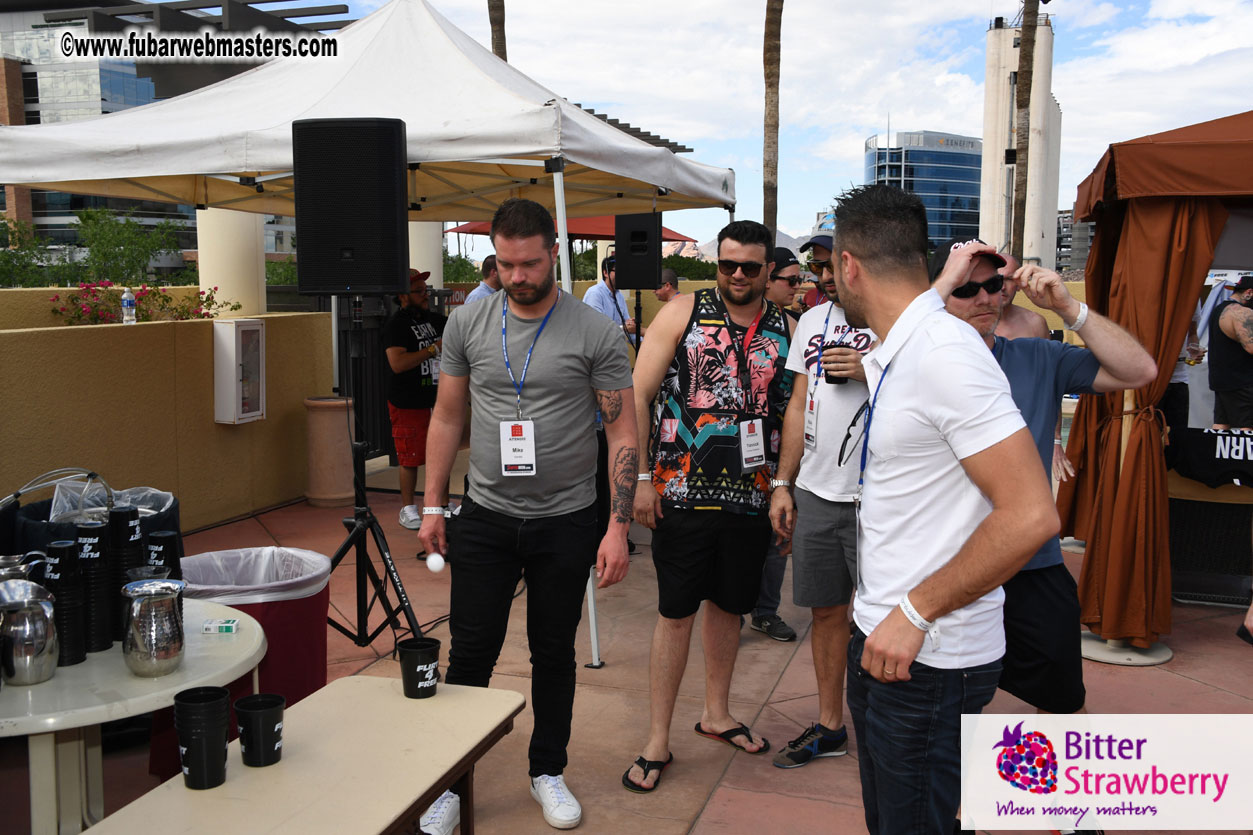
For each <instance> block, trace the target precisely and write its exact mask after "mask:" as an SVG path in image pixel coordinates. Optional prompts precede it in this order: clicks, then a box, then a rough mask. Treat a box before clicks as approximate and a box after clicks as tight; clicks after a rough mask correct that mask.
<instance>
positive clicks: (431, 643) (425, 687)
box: [396, 638, 439, 699]
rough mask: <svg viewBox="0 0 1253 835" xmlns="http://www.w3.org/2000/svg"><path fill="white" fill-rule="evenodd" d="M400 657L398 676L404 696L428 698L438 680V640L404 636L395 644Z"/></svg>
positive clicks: (433, 692) (432, 694)
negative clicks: (403, 689) (402, 686)
mask: <svg viewBox="0 0 1253 835" xmlns="http://www.w3.org/2000/svg"><path fill="white" fill-rule="evenodd" d="M396 653H397V655H399V657H400V678H401V681H402V682H403V683H404V686H405V697H406V698H409V699H429V698H430V697H431V696H434V695H435V685H436V683H437V682H438V681H439V641H438V640H437V639H436V638H406V639H405V640H403V641H400V642H399V643H397V644H396Z"/></svg>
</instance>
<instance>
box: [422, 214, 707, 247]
mask: <svg viewBox="0 0 1253 835" xmlns="http://www.w3.org/2000/svg"><path fill="white" fill-rule="evenodd" d="M566 223H567V226H568V228H569V233H570V239H571V240H576V239H577V240H584V241H612V240H613V239H614V217H613V215H599V216H597V217H572V218H570V219H569V220H568V221H567V222H566ZM491 230H492V225H491V223H489V222H487V221H485V220H480V221H475V222H474V223H463V224H461V225H460V226H454V227H453V228H452V229H446V230H444V234H445V235H451V234H453V233H454V232H455V233H459V234H462V235H487V234H490V233H491ZM661 239H662V240H663V241H691V242H693V243H694V242H695V241H696V239H695V238H689V237H688V236H687V235H680V234H679V233H678V232H675V231H674V230H673V229H667V228H666V227H664V226H663V227H661Z"/></svg>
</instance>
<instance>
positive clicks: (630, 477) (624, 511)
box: [609, 445, 652, 523]
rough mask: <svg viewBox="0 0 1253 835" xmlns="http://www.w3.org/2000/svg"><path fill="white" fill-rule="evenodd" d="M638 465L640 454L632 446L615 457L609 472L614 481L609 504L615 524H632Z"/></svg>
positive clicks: (625, 447) (625, 448) (620, 450)
mask: <svg viewBox="0 0 1253 835" xmlns="http://www.w3.org/2000/svg"><path fill="white" fill-rule="evenodd" d="M638 465H639V454H638V453H637V452H636V450H635V447H634V446H632V445H628V446H624V447H622V448H621V449H619V450H618V454H617V455H615V456H614V460H613V467H612V468H611V469H610V471H609V474H610V478H612V479H613V485H612V495H611V496H610V497H609V503H610V507H611V508H612V510H613V520H614V521H615V522H626V523H630V521H631V518H632V517H633V516H634V502H635V475H636V473H635V469H636V467H637V466H638ZM648 486H649V487H651V486H652V485H648Z"/></svg>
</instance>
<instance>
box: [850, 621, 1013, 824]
mask: <svg viewBox="0 0 1253 835" xmlns="http://www.w3.org/2000/svg"><path fill="white" fill-rule="evenodd" d="M865 645H866V636H865V635H864V634H863V633H862V631H861V630H860V629H858V628H857V626H856V624H854V625H853V636H852V639H851V640H850V641H849V644H848V678H847V685H846V692H847V695H848V708H849V712H850V713H852V715H853V730H854V732H855V733H856V734H857V754H858V768H859V769H860V771H861V799H862V803H863V804H864V806H865V808H866V828H867V829H868V830H870V835H879V833H883V835H897V833H909V835H923V833H934V835H950V833H952V832H953V831H954V828H955V827H954V822H955V820H956V818H957V809H958V806H959V805H960V803H961V715H962V714H963V713H979V712H980V711H982V710H983V708H984V706H985V705H986V704H987V703H988V702H990V701H991V700H992V695H993V694H994V693H995V692H996V683H997V681H998V680H999V679H1000V677H1001V662H1000V661H993V662H992V663H990V664H981V665H979V666H977V667H967V668H965V669H960V670H942V669H938V668H936V667H928V666H927V665H926V664H920V663H918V662H917V661H915V662H914V663H913V664H911V665H910V666H909V676H910V679H909V681H901V682H893V683H891V684H885V683H883V682H880V681H876V680H875V679H873V678H872V677H871V676H870V673H868V672H866V671H865V670H863V669H862V668H861V656H862V651H863V650H864V649H865Z"/></svg>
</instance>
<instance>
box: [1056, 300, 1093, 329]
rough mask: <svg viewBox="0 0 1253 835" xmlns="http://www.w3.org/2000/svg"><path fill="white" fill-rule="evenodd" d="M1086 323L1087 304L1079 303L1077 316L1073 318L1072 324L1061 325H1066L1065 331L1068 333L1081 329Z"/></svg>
mask: <svg viewBox="0 0 1253 835" xmlns="http://www.w3.org/2000/svg"><path fill="white" fill-rule="evenodd" d="M1087 321H1088V305H1087V302H1079V315H1078V316H1076V317H1075V321H1074V324H1071V325H1066V323H1065V322H1062V324H1063V325H1066V330H1068V331H1077V330H1079V329H1080V328H1081V327H1083V326H1084V324H1085V323H1086V322H1087Z"/></svg>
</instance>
